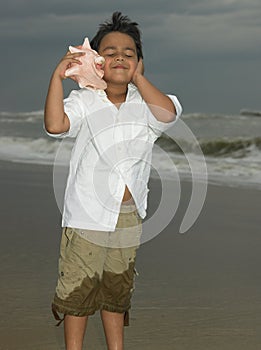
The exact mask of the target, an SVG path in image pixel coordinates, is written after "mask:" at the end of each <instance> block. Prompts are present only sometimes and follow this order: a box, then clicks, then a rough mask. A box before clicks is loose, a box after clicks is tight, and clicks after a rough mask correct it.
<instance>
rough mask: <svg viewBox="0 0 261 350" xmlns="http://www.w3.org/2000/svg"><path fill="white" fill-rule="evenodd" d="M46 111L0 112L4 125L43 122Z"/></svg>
mask: <svg viewBox="0 0 261 350" xmlns="http://www.w3.org/2000/svg"><path fill="white" fill-rule="evenodd" d="M43 115H44V111H43V110H39V111H31V112H0V122H4V123H14V122H15V123H26V122H38V121H39V120H43Z"/></svg>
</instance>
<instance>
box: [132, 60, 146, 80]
mask: <svg viewBox="0 0 261 350" xmlns="http://www.w3.org/2000/svg"><path fill="white" fill-rule="evenodd" d="M143 74H144V64H143V60H142V58H140V59H139V62H138V64H137V67H136V70H135V71H134V73H133V76H132V82H133V84H135V85H137V82H138V79H139V77H140V76H143Z"/></svg>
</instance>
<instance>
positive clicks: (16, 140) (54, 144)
mask: <svg viewBox="0 0 261 350" xmlns="http://www.w3.org/2000/svg"><path fill="white" fill-rule="evenodd" d="M60 144H61V141H60V140H48V138H38V139H30V138H24V137H1V138H0V159H2V160H10V161H13V162H25V163H36V164H53V163H54V160H55V156H56V153H57V150H58V148H59V146H60ZM63 145H64V146H63V147H65V148H66V149H65V152H67V154H68V153H69V152H70V151H71V148H72V142H71V141H70V140H68V141H64V143H63ZM65 158H66V159H67V156H66V157H65Z"/></svg>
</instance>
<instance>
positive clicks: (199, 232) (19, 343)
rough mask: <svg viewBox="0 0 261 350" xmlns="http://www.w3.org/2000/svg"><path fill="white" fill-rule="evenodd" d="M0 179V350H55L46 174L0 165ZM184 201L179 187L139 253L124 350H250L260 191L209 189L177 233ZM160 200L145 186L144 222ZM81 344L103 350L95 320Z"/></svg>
mask: <svg viewBox="0 0 261 350" xmlns="http://www.w3.org/2000/svg"><path fill="white" fill-rule="evenodd" d="M0 171H1V177H0V188H1V198H2V201H1V208H0V213H1V226H2V230H1V231H2V232H1V244H0V271H1V285H0V291H1V299H0V310H1V318H0V350H31V349H34V350H35V349H37V350H55V349H63V345H62V344H63V334H62V333H63V329H62V327H59V328H57V327H55V326H54V325H55V321H54V319H53V317H52V314H51V312H50V303H51V300H52V296H53V293H54V288H55V284H56V274H57V262H58V254H59V241H60V212H59V210H58V208H57V205H56V202H55V199H54V194H53V187H52V167H50V166H44V165H30V164H15V163H9V162H0ZM169 186H171V183H169ZM190 192H191V184H190V183H189V182H182V193H181V194H182V196H181V202H180V206H179V209H178V211H177V213H176V215H175V217H174V218H173V220H172V221H171V222H170V223H169V225H168V226H167V227H166V228H165V229H164V230H163V232H162V233H161V234H160V235H158V236H157V237H156V238H154V239H153V240H151V241H149V242H147V243H145V244H143V245H142V246H141V247H140V248H139V252H138V258H137V270H138V271H139V276H138V277H137V278H136V290H135V293H134V296H133V303H132V310H131V314H130V327H127V328H126V329H125V339H126V341H125V344H126V346H125V348H126V350H127V349H130V350H134V349H135V350H139V349H141V350H147V349H150V350H151V349H152V350H153V349H163V350H164V349H166V350H175V349H177V350H192V349H193V350H241V349H242V350H246V349H247V350H258V349H260V348H261V332H260V324H261V272H260V266H261V254H260V251H261V230H260V222H261V220H260V202H261V199H260V198H261V192H260V191H257V190H255V189H243V188H228V187H224V186H222V187H221V186H214V185H209V187H208V194H207V199H206V202H205V205H204V208H203V210H202V213H201V215H200V217H199V218H198V220H197V222H196V223H195V224H194V226H193V227H192V228H191V229H190V230H189V231H188V232H187V233H185V234H179V233H178V230H179V226H180V223H181V221H182V218H183V216H184V212H185V209H186V207H187V205H188V201H189V197H190ZM160 194H161V185H160V183H159V181H156V180H151V181H150V194H149V210H148V214H149V216H150V215H152V213H153V211H154V210H155V208H156V205H157V203H158V201H159V198H160ZM170 205H171V203H170ZM86 344H88V349H90V350H91V349H96V350H99V349H106V347H105V341H104V337H103V331H102V326H101V322H100V319H99V315H98V314H97V315H95V316H93V317H92V318H90V320H89V324H88V329H87V333H86Z"/></svg>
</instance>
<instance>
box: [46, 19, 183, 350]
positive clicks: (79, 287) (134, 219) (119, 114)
mask: <svg viewBox="0 0 261 350" xmlns="http://www.w3.org/2000/svg"><path fill="white" fill-rule="evenodd" d="M91 47H92V49H94V50H96V51H97V52H98V53H99V55H101V56H103V57H104V58H105V66H104V80H105V82H106V83H107V88H106V90H105V91H103V90H94V89H91V88H88V87H86V88H83V89H80V90H77V91H72V92H71V94H70V95H69V97H68V98H67V99H65V100H63V86H62V81H63V79H65V71H66V69H67V68H69V67H70V66H71V64H72V63H76V64H80V62H79V60H78V58H79V57H80V56H81V55H82V53H70V52H68V53H67V54H66V55H65V56H64V57H63V59H62V60H61V61H60V63H59V64H58V66H57V67H56V69H55V70H54V73H53V75H52V78H51V81H50V86H49V91H48V95H47V98H46V105H45V117H44V118H45V119H44V120H45V129H46V131H47V133H48V134H49V135H50V136H54V137H66V136H68V137H76V141H75V145H74V148H73V151H72V155H71V162H70V171H69V176H68V180H67V187H66V191H65V199H64V210H63V220H62V226H63V233H62V241H61V252H60V259H59V278H58V284H57V288H56V294H55V297H54V302H53V305H52V308H53V312H54V314H55V315H56V316H58V315H57V312H60V313H62V314H64V330H65V343H66V349H67V350H80V349H82V344H83V338H84V334H85V329H86V324H87V319H88V315H91V314H93V313H94V312H95V311H96V310H100V313H101V318H102V322H103V327H104V331H105V336H106V342H107V347H108V349H109V350H116V349H117V350H119V349H123V326H124V325H126V324H127V323H128V310H129V308H130V299H131V294H132V291H133V289H134V274H135V269H134V265H135V257H136V249H137V246H138V243H137V240H136V239H133V241H132V239H131V240H130V241H129V238H131V237H136V238H137V237H140V234H141V225H142V219H144V217H145V216H146V207H147V192H148V189H147V183H148V180H149V171H150V157H151V149H152V145H153V143H154V142H155V140H156V139H157V137H159V136H160V134H161V132H162V131H164V130H166V129H167V128H168V127H170V126H172V125H173V124H174V123H175V120H176V119H177V118H178V117H179V115H180V114H181V106H180V103H179V101H178V100H177V98H176V97H175V96H166V95H164V94H163V93H162V92H160V91H159V90H158V89H157V88H156V87H155V86H154V85H153V84H151V83H150V82H149V81H148V79H146V78H145V76H144V75H143V70H144V69H143V61H142V58H143V55H142V45H141V39H140V31H139V29H138V27H137V23H134V22H131V21H130V19H129V18H128V17H127V16H122V15H121V13H119V12H115V13H114V14H113V16H112V19H111V21H108V22H105V23H104V24H102V25H100V28H99V30H98V32H97V34H96V35H95V37H94V38H93V40H92V41H91ZM113 233H117V235H116V238H115V237H114V236H113ZM125 234H126V236H128V239H127V240H126V239H125ZM98 237H102V238H101V240H100V239H99V238H98Z"/></svg>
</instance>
